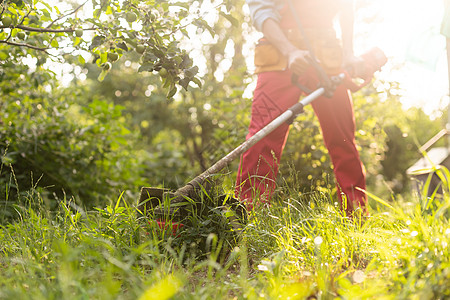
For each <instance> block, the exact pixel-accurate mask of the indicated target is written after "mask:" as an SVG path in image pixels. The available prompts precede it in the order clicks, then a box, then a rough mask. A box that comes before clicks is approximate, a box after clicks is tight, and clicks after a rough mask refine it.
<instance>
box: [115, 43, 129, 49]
mask: <svg viewBox="0 0 450 300" xmlns="http://www.w3.org/2000/svg"><path fill="white" fill-rule="evenodd" d="M117 48H120V49H122V50H124V51H128V47H127V44H125V42H120V43H118V44H117Z"/></svg>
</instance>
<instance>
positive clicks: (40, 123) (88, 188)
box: [0, 67, 144, 216]
mask: <svg viewBox="0 0 450 300" xmlns="http://www.w3.org/2000/svg"><path fill="white" fill-rule="evenodd" d="M17 68H19V67H17ZM25 76H28V79H29V80H26V81H23V78H26V77H25ZM43 78H44V79H45V80H46V85H45V86H43V85H40V84H36V85H35V82H36V81H39V80H42V79H43ZM3 79H4V80H5V81H4V80H3ZM53 80H54V79H53V78H52V77H51V76H50V75H49V73H48V72H47V71H43V72H41V70H36V71H35V72H33V73H31V74H27V72H26V71H25V70H24V72H23V73H13V72H8V73H4V74H3V77H2V81H1V82H2V84H3V83H4V82H8V85H9V87H10V88H11V89H12V91H9V92H8V93H7V94H2V93H1V92H0V94H1V95H2V99H3V102H2V103H1V104H0V106H1V110H2V117H1V122H0V153H1V159H2V160H1V169H0V170H1V171H0V182H1V196H0V199H1V202H2V203H7V202H10V203H15V202H16V201H17V199H18V198H20V195H18V194H19V193H20V192H22V193H26V192H27V191H28V190H29V189H30V188H40V189H43V191H42V193H43V194H44V195H45V199H47V200H50V199H58V198H60V199H61V198H63V195H64V194H66V195H67V196H68V197H71V196H76V198H77V201H78V203H79V204H84V205H87V206H91V205H93V204H95V203H99V202H100V201H101V202H103V203H104V202H105V200H107V199H108V198H109V197H110V196H111V195H113V194H115V193H117V192H118V190H119V189H122V190H123V189H127V188H130V186H138V185H139V184H141V182H140V179H141V177H140V176H141V173H142V168H141V167H140V159H142V158H143V157H144V156H143V154H142V153H140V154H138V151H136V150H135V149H133V140H135V138H136V135H135V134H133V133H132V132H131V131H129V130H128V129H127V127H126V125H125V118H124V116H123V115H122V108H121V107H120V106H114V105H113V104H111V103H108V102H107V101H105V100H102V99H100V98H94V99H91V100H92V101H90V102H89V103H86V104H83V103H82V102H81V101H79V100H75V99H82V97H83V94H84V93H83V89H78V91H73V90H70V91H69V90H64V89H57V88H56V85H55V84H54V81H53ZM46 89H49V90H50V91H47V90H46ZM3 91H4V90H3ZM114 197H115V196H114ZM49 206H50V207H51V206H52V204H50V203H49ZM6 208H8V209H5V210H3V212H2V214H1V215H2V216H10V215H11V212H10V211H9V209H10V208H11V207H10V206H7V207H6Z"/></svg>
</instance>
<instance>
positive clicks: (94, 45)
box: [89, 35, 106, 50]
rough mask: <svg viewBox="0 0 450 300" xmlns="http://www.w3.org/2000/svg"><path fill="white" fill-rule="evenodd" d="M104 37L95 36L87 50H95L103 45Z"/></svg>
mask: <svg viewBox="0 0 450 300" xmlns="http://www.w3.org/2000/svg"><path fill="white" fill-rule="evenodd" d="M105 39H106V37H105V36H103V35H96V36H95V37H94V38H93V39H92V43H91V45H90V46H89V50H92V49H95V48H97V47H98V46H100V45H101V44H103V42H104V41H105Z"/></svg>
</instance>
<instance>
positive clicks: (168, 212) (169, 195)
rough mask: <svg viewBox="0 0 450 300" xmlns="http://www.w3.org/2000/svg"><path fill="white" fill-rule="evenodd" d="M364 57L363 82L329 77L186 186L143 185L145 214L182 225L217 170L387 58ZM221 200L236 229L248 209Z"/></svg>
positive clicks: (368, 74)
mask: <svg viewBox="0 0 450 300" xmlns="http://www.w3.org/2000/svg"><path fill="white" fill-rule="evenodd" d="M361 57H362V58H363V60H364V62H365V65H366V72H365V75H364V78H363V79H364V83H363V84H356V83H355V82H353V81H352V79H351V77H350V75H349V73H347V72H344V73H341V74H339V75H337V76H332V77H329V78H328V82H327V85H326V87H319V88H317V89H316V90H314V91H312V92H310V93H309V94H308V95H307V96H305V97H304V98H303V99H302V100H301V101H300V102H298V103H296V104H295V105H293V106H292V107H290V108H289V109H288V110H286V111H285V112H284V113H282V114H281V115H280V116H278V117H277V118H276V119H274V120H273V121H272V122H270V123H269V124H268V125H266V126H265V127H264V128H262V129H261V130H260V131H258V132H257V133H256V134H255V135H253V136H252V137H250V138H249V139H248V140H246V141H245V142H244V143H242V144H241V145H239V146H238V147H237V148H235V149H234V150H233V151H231V152H230V153H228V154H227V155H226V156H224V157H223V158H222V159H220V160H219V161H217V162H216V163H215V164H214V165H212V166H211V167H210V168H209V169H207V170H206V171H204V172H203V173H201V174H200V175H198V176H197V177H195V178H194V179H192V180H191V181H190V182H189V183H187V184H186V185H185V186H183V187H181V188H179V189H178V190H176V191H170V190H167V189H161V188H154V187H143V188H142V190H141V195H140V199H139V210H140V211H141V212H142V213H143V214H146V212H151V214H152V215H153V216H154V218H155V219H156V222H158V224H159V226H160V227H164V226H165V225H166V221H167V220H170V224H171V225H170V226H172V229H173V230H174V231H176V230H177V229H178V228H179V227H180V226H184V225H183V220H184V219H185V218H186V217H188V216H189V214H191V213H192V212H193V211H195V205H196V203H198V202H199V201H200V202H201V201H202V199H203V198H202V197H204V195H205V194H207V193H208V191H209V190H210V188H211V179H212V177H213V176H214V175H216V174H218V173H219V172H220V171H221V170H222V169H224V168H225V167H226V166H228V165H229V164H230V163H231V162H232V161H233V160H235V159H237V158H238V157H240V156H241V155H242V154H243V153H244V152H245V151H247V150H248V149H249V148H250V147H252V146H253V145H255V144H256V143H257V142H258V141H260V140H261V139H263V138H264V137H266V136H267V135H268V134H270V133H271V132H272V131H274V130H275V129H276V128H278V127H279V126H280V125H281V124H283V123H291V122H292V121H293V120H294V119H295V118H296V117H297V116H298V115H299V114H300V113H301V112H303V108H304V107H305V106H306V105H308V104H310V103H311V102H313V101H314V100H316V99H317V98H318V97H320V96H322V95H326V94H330V93H331V95H332V93H333V91H334V89H335V88H336V87H337V86H338V85H339V84H345V85H346V86H347V87H348V88H349V89H351V90H352V91H356V90H359V89H361V88H362V87H363V86H364V85H366V84H367V83H369V81H370V79H371V78H372V75H373V74H374V73H375V72H376V71H377V70H379V69H380V68H381V67H382V66H383V65H384V64H385V63H386V61H387V59H386V56H385V55H384V53H383V52H382V51H381V50H380V49H378V48H374V49H372V50H370V51H369V52H367V53H366V54H364V55H362V56H361ZM220 201H221V202H220V205H222V208H223V209H224V210H227V211H231V212H234V213H231V214H230V215H231V216H232V217H231V218H230V222H231V225H233V227H234V228H235V229H236V226H238V227H239V222H241V221H242V220H243V219H244V218H245V209H244V208H243V207H242V206H240V203H239V202H238V201H237V200H236V199H234V198H233V197H225V196H224V197H222V198H221V199H220Z"/></svg>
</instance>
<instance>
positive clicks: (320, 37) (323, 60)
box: [255, 28, 343, 75]
mask: <svg viewBox="0 0 450 300" xmlns="http://www.w3.org/2000/svg"><path fill="white" fill-rule="evenodd" d="M284 33H285V35H286V37H287V38H288V40H289V41H290V42H291V43H292V44H293V45H294V46H296V47H297V48H299V49H302V50H306V45H305V41H304V38H303V36H302V34H301V33H300V32H299V31H298V30H296V29H286V30H284ZM305 34H306V36H307V38H308V40H309V41H310V43H311V46H312V48H313V51H314V53H315V55H316V57H317V59H318V60H319V61H320V65H321V66H322V67H323V69H324V70H325V72H326V73H327V74H328V75H336V74H338V73H339V72H340V71H341V70H342V56H343V54H342V46H341V42H340V41H339V40H338V39H337V38H336V33H335V32H334V30H332V29H310V28H308V29H305ZM255 67H256V70H255V73H256V74H259V73H262V72H269V71H283V70H286V69H287V67H288V61H287V57H285V56H283V55H282V54H281V53H280V51H279V50H278V49H277V48H276V47H275V46H274V45H272V44H271V43H270V42H269V41H268V40H267V39H266V38H261V39H260V40H259V41H258V44H257V45H256V48H255Z"/></svg>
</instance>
